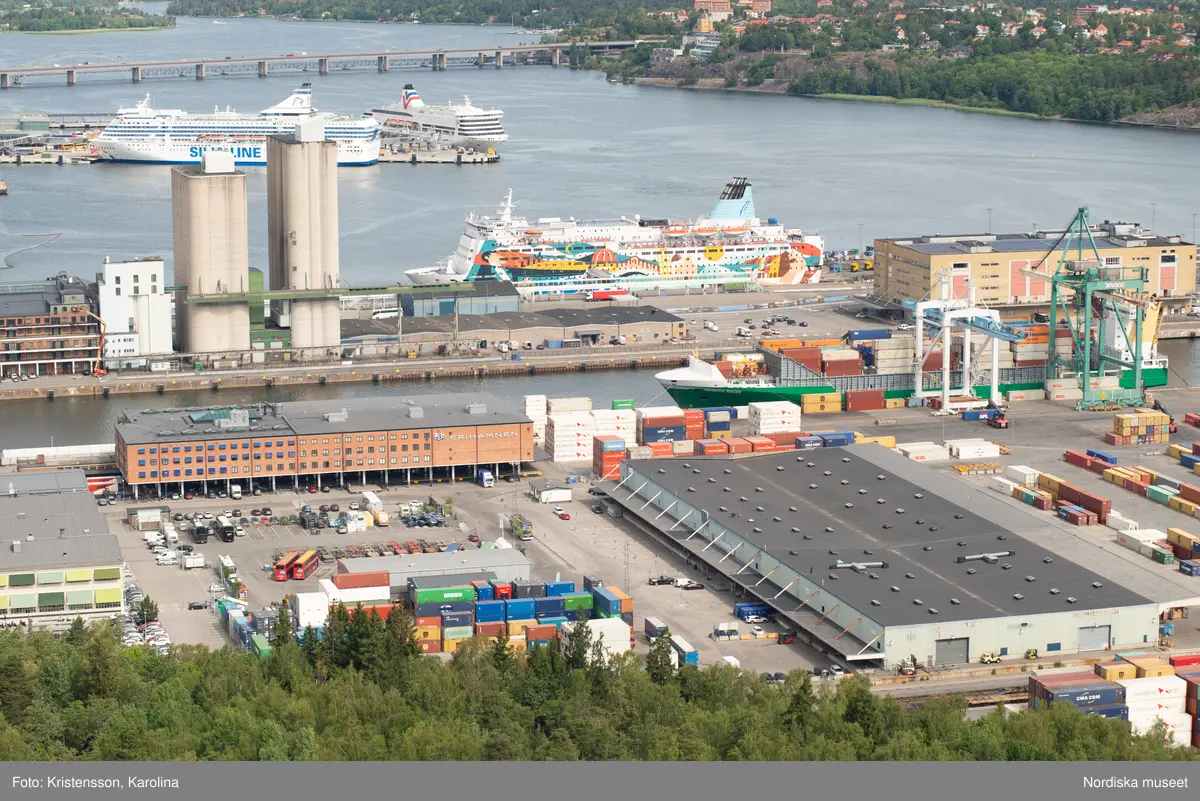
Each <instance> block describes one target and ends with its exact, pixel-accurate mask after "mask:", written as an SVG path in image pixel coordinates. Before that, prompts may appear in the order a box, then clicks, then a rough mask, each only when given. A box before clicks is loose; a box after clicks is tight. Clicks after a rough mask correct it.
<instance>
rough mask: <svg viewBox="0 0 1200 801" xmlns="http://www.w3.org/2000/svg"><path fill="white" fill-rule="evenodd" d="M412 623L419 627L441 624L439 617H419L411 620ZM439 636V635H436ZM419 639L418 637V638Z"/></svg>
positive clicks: (432, 626) (425, 627) (426, 627)
mask: <svg viewBox="0 0 1200 801" xmlns="http://www.w3.org/2000/svg"><path fill="white" fill-rule="evenodd" d="M413 625H414V626H416V627H417V628H419V629H428V628H438V627H439V626H441V625H442V619H441V617H438V616H434V617H419V618H417V619H416V620H414V621H413ZM438 636H441V635H438ZM418 639H420V638H418Z"/></svg>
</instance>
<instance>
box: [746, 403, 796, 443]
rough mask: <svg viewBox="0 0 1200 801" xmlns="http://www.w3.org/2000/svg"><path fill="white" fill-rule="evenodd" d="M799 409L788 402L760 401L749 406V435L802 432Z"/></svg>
mask: <svg viewBox="0 0 1200 801" xmlns="http://www.w3.org/2000/svg"><path fill="white" fill-rule="evenodd" d="M800 413H801V408H800V407H799V406H797V405H796V404H794V403H791V402H790V401H761V402H758V403H751V404H750V433H751V434H754V435H756V436H758V435H763V434H783V433H794V432H799V431H802V430H803V429H802V428H801V426H800Z"/></svg>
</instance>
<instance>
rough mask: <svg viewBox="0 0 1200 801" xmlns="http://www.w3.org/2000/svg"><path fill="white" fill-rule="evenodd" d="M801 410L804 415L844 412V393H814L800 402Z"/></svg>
mask: <svg viewBox="0 0 1200 801" xmlns="http://www.w3.org/2000/svg"><path fill="white" fill-rule="evenodd" d="M800 410H801V412H803V413H804V414H825V413H828V412H840V411H841V410H842V393H840V392H814V393H811V394H808V395H804V396H803V397H802V398H801V400H800Z"/></svg>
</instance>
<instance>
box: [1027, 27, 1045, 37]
mask: <svg viewBox="0 0 1200 801" xmlns="http://www.w3.org/2000/svg"><path fill="white" fill-rule="evenodd" d="M1029 33H1030V34H1031V35H1032V36H1033V38H1034V39H1041V38H1042V37H1043V36H1045V35H1046V29H1045V28H1043V27H1042V26H1041V25H1038V26H1037V27H1036V28H1034V29H1033V30H1031V31H1030V32H1029Z"/></svg>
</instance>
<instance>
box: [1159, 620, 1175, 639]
mask: <svg viewBox="0 0 1200 801" xmlns="http://www.w3.org/2000/svg"><path fill="white" fill-rule="evenodd" d="M1158 633H1159V634H1165V635H1166V636H1168V637H1174V636H1175V624H1174V623H1159V624H1158Z"/></svg>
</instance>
